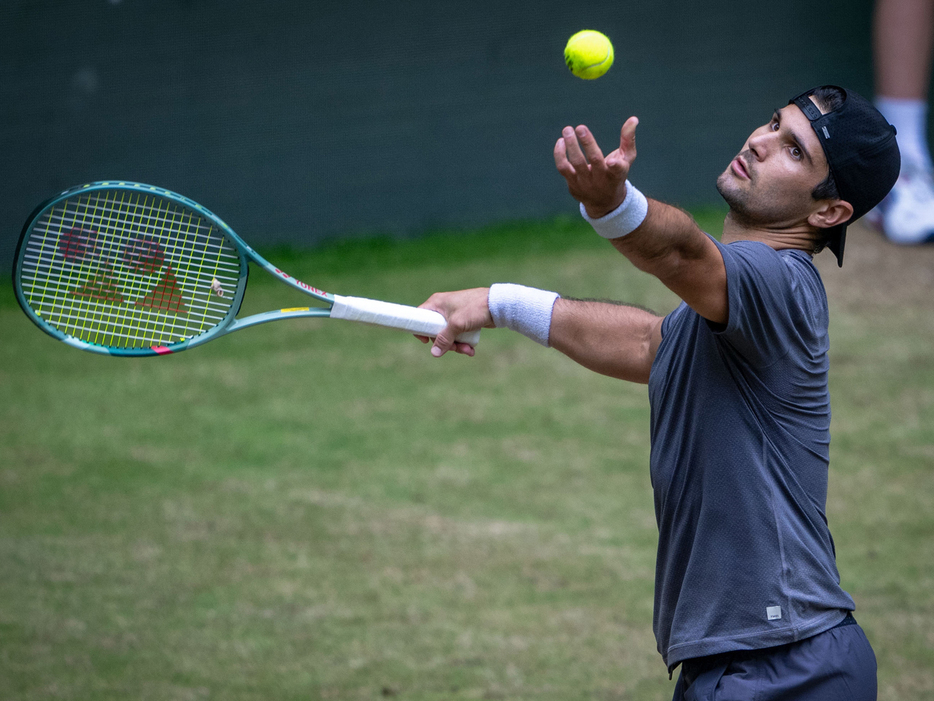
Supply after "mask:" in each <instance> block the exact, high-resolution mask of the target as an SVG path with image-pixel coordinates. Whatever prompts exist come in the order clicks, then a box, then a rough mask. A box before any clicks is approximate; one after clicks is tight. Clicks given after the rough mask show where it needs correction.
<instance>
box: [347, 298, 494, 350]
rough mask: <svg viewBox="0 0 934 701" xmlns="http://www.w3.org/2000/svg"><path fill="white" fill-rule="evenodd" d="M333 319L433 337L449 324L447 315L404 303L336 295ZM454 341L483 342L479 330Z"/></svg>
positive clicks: (464, 334)
mask: <svg viewBox="0 0 934 701" xmlns="http://www.w3.org/2000/svg"><path fill="white" fill-rule="evenodd" d="M331 318H332V319H347V320H348V321H358V322H360V323H361V324H375V325H377V326H388V327H390V328H393V329H402V330H404V331H411V332H412V333H416V334H419V335H422V336H430V337H432V338H434V337H435V336H437V335H438V334H439V333H441V331H442V330H443V329H444V327H445V326H447V325H448V323H447V321H446V320H445V318H444V316H443V315H442V314H440V313H438V312H434V311H432V310H430V309H419V308H418V307H409V306H406V305H404V304H393V303H392V302H381V301H379V300H376V299H366V298H365V297H343V296H341V295H334V305H333V306H332V307H331ZM455 340H457V341H459V342H460V343H466V344H468V345H471V346H476V345H477V343H479V342H480V331H479V329H478V330H476V331H467V332H465V333H462V334H460V335H459V336H458V337H457V338H456V339H455Z"/></svg>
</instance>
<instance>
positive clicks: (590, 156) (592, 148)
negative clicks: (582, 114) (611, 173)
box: [574, 124, 603, 168]
mask: <svg viewBox="0 0 934 701" xmlns="http://www.w3.org/2000/svg"><path fill="white" fill-rule="evenodd" d="M574 133H575V135H576V136H577V140H578V141H579V142H580V145H581V147H582V148H583V151H584V155H585V156H586V157H587V161H588V162H589V163H590V165H591V167H592V168H602V167H603V151H601V150H600V146H599V145H598V144H597V140H596V139H595V138H594V136H593V134H591V133H590V129H588V128H587V127H585V126H584V125H583V124H581V125H580V126H579V127H577V129H575V130H574Z"/></svg>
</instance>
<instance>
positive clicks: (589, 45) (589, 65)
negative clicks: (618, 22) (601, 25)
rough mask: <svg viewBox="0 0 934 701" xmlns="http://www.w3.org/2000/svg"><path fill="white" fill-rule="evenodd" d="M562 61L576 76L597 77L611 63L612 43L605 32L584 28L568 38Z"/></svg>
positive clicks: (590, 78) (586, 78) (584, 77)
mask: <svg viewBox="0 0 934 701" xmlns="http://www.w3.org/2000/svg"><path fill="white" fill-rule="evenodd" d="M564 62H565V63H567V64H568V68H570V69H571V73H573V74H574V75H576V76H577V77H578V78H583V79H584V80H593V79H594V78H599V77H600V76H601V75H603V74H604V73H606V72H607V71H608V70H610V66H612V65H613V44H611V43H610V40H609V39H608V38H607V36H606V34H603V33H601V32H598V31H595V30H593V29H584V30H583V31H580V32H578V33H577V34H575V35H573V36H572V37H571V38H570V39H568V45H567V46H565V47H564Z"/></svg>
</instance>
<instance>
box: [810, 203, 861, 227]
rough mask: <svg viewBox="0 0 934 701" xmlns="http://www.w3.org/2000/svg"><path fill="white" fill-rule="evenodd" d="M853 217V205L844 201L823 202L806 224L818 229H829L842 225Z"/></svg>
mask: <svg viewBox="0 0 934 701" xmlns="http://www.w3.org/2000/svg"><path fill="white" fill-rule="evenodd" d="M852 216H853V205H851V204H850V203H849V202H846V201H845V200H824V201H822V202H821V205H820V207H819V208H818V209H817V210H815V211H814V212H812V213H811V216H809V217H808V224H810V225H811V226H816V227H817V228H818V229H829V228H830V227H832V226H837V225H838V224H844V223H846V222H848V221H849V220H850V217H852Z"/></svg>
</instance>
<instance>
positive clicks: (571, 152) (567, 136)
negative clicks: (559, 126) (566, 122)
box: [561, 127, 588, 173]
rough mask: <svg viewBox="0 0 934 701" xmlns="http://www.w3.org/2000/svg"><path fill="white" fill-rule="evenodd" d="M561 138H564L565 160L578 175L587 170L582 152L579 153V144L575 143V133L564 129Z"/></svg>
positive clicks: (569, 128)
mask: <svg viewBox="0 0 934 701" xmlns="http://www.w3.org/2000/svg"><path fill="white" fill-rule="evenodd" d="M561 136H562V137H563V138H564V146H565V149H566V151H567V158H568V160H569V161H570V162H571V165H572V166H574V170H576V171H577V172H578V173H581V172H583V171H586V170H588V166H587V159H586V158H585V157H584V152H583V151H581V146H580V143H578V141H577V134H576V132H575V131H574V130H573V129H571V127H565V128H564V129H563V130H562V132H561Z"/></svg>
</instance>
